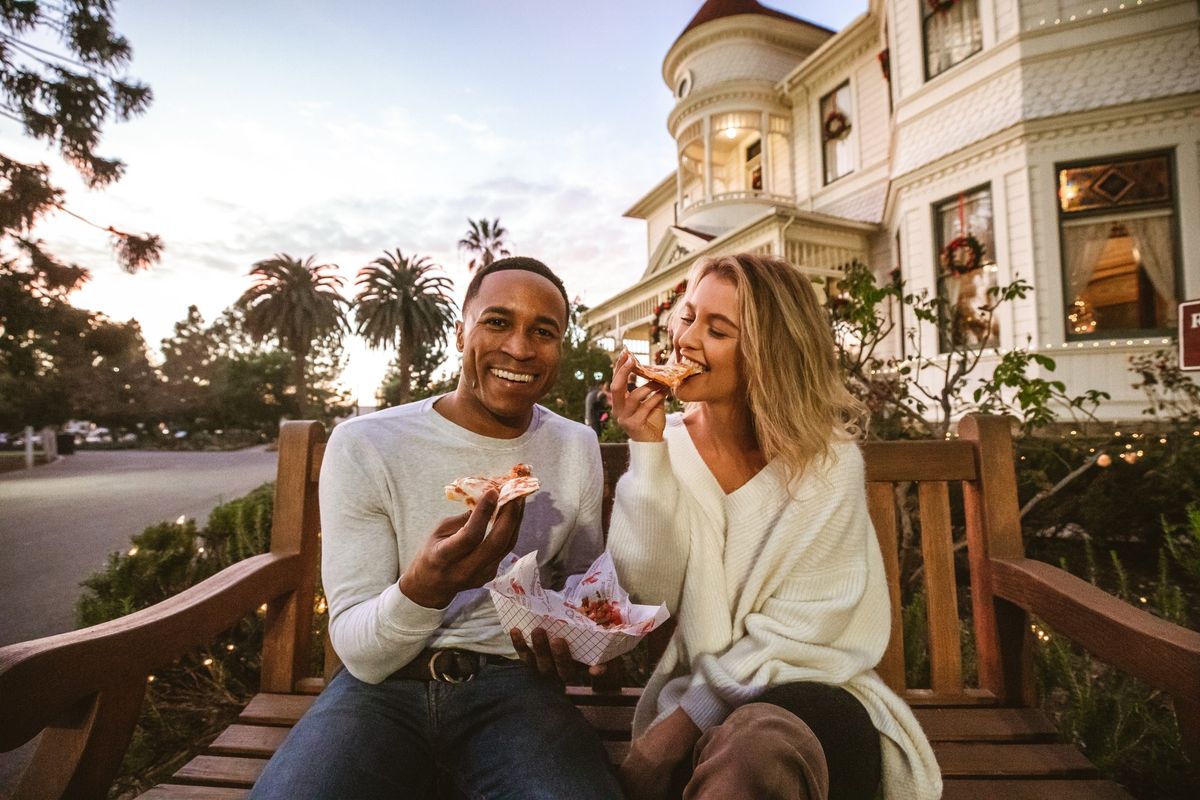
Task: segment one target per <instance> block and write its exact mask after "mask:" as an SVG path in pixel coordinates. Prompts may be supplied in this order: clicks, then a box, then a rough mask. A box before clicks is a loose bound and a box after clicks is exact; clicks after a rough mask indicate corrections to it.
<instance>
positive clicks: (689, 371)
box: [627, 351, 704, 392]
mask: <svg viewBox="0 0 1200 800" xmlns="http://www.w3.org/2000/svg"><path fill="white" fill-rule="evenodd" d="M627 352H628V351H627ZM629 357H630V359H632V360H633V374H635V375H641V376H642V377H643V378H645V379H646V380H648V381H654V382H655V383H661V384H662V385H663V386H666V387H667V388H668V389H670V390H671V391H672V392H674V391H677V390H678V389H679V386H680V384H682V383H683V382H684V381H686V380H687V379H688V378H690V377H692V376H693V375H698V374H699V373H701V372H704V367H702V366H700V365H699V364H697V363H696V362H695V361H687V360H685V361H670V362H668V363H666V364H659V365H652V364H643V363H642V362H640V361H638V360H637V356H635V355H634V354H633V353H629Z"/></svg>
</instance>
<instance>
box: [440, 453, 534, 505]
mask: <svg viewBox="0 0 1200 800" xmlns="http://www.w3.org/2000/svg"><path fill="white" fill-rule="evenodd" d="M540 488H542V484H541V482H540V481H538V479H537V478H535V477H533V467H531V466H529V465H528V464H517V465H516V466H515V467H513V468H512V469H511V470H509V471H508V473H507V474H506V475H496V476H495V477H492V478H459V479H458V480H456V481H455V482H454V483H452V484H450V485H449V486H447V487H446V499H447V500H462V501H463V502H465V503H466V504H467V508H474V507H475V506H476V505H477V504H478V503H479V501H480V500H481V499H482V498H483V495H484V492H486V491H487V490H488V489H495V490H496V491H497V492H499V494H500V498H499V500H497V501H496V508H497V509H499V508H500V507H501V506H503V505H504V504H505V503H507V502H509V501H510V500H516V499H517V498H518V497H524V496H525V495H529V494H533V493H534V492H536V491H537V490H538V489H540Z"/></svg>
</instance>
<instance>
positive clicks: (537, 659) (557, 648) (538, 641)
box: [508, 628, 607, 683]
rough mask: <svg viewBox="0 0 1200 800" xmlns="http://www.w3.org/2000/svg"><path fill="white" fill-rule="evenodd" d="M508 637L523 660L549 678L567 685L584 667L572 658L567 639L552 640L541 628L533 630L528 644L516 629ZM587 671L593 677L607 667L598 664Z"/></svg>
mask: <svg viewBox="0 0 1200 800" xmlns="http://www.w3.org/2000/svg"><path fill="white" fill-rule="evenodd" d="M508 635H509V637H510V638H512V643H513V648H514V649H516V651H517V655H519V656H520V657H521V660H522V661H524V662H525V663H526V664H528V665H529V666H531V667H535V668H536V669H537V671H538V672H540V673H542V675H543V676H545V677H547V678H557V679H558V680H559V681H561V682H562V683H566V682H567V681H568V680H569V679H570V678H571V677H572V676H574V675H575V674H576V673H577V672H578V671H579V669H580V668H581V667H583V666H584V665H583V664H580V663H579V662H578V661H575V660H574V659H572V658H571V650H570V648H569V647H568V646H567V640H566V639H563V638H561V637H558V636H556V637H554V638H553V639H551V638H550V637H549V636H547V635H546V632H545V631H544V630H542V629H541V628H534V629H533V634H532V638H533V641H532V642H531V643H526V642H525V637H524V636H522V635H521V632H520V631H519V630H517V629H516V628H513V629H512V630H511V631H509V632H508ZM587 669H588V673H589V674H591V675H603V674H604V672H605V670H606V669H607V667H606V666H605V665H604V664H597V665H595V666H594V667H588V668H587Z"/></svg>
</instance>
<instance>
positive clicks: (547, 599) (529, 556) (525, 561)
mask: <svg viewBox="0 0 1200 800" xmlns="http://www.w3.org/2000/svg"><path fill="white" fill-rule="evenodd" d="M484 588H485V589H487V590H488V592H489V593H490V594H491V596H492V603H493V604H494V605H495V606H496V613H498V614H499V615H500V624H501V626H502V627H503V628H504V630H506V631H508V630H512V629H513V628H516V629H517V630H519V631H521V634H522V635H523V636H524V637H525V641H527V642H528V641H531V639H532V636H533V632H534V630H535V629H537V628H542V629H543V630H545V631H546V635H547V636H549V637H550V638H554V637H561V638H563V639H566V640H567V646H568V647H569V648H570V651H571V658H573V659H575V660H576V661H578V662H579V663H581V664H587V665H588V666H594V665H596V664H603V663H604V662H606V661H611V660H612V659H614V658H616V657H617V656H619V655H621V654H622V653H627V652H629V651H630V650H632V649H633V648H634V647H635V646H637V643H638V642H639V641H641V638H642V637H643V636H645V635H646V634H647V633H649V632H650V631H652V630H654V629H655V628H657V627H658V626H659V625H661V624H663V623H664V622H666V620H667V618H668V617H669V616H670V614H669V613H668V612H667V607H666V606H644V605H638V604H636V603H631V602H629V595H627V594H626V593H625V590H624V589H622V588H621V585H620V584H619V583H618V582H617V570H616V568H615V567H614V566H613V563H612V557H611V556H609V554H608V553H607V552H605V553H601V554H600V557H599V558H597V559H596V560H595V561H593V562H592V565H591V566H590V567H588V570H587V572H585V573H584V574H583V575H572V576H571V577H570V578H567V585H566V587H564V589H563V591H561V592H556V591H554V590H553V589H543V588H542V582H541V579H540V578H539V576H538V563H537V551H536V550H535V551H533V552H532V553H526V554H525V555H524V556H522V557H521V558H517V557H516V556H515V555H510V556H509V557H508V558H506V559H505V560H504V561H503V562H501V564H500V568H499V569H498V570H497V571H496V578H495V579H494V580H492V581H491V582H490V583H487V584H486V585H485V586H484ZM585 598H587V599H588V600H590V601H600V602H605V601H608V600H612V601H614V603H615V604H616V607H617V610H618V611H619V612H620V615H621V619H622V620H623V622H622V623H621V624H619V625H612V626H609V627H604V626H602V625H599V624H597V623H596V622H593V621H592V620H591V619H590V618H589V617H588V616H587V615H586V614H584V613H582V612H580V611H577V610H576V608H578V607H579V606H581V605H582V604H583V601H584V599H585Z"/></svg>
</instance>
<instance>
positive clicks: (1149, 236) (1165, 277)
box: [1122, 217, 1175, 303]
mask: <svg viewBox="0 0 1200 800" xmlns="http://www.w3.org/2000/svg"><path fill="white" fill-rule="evenodd" d="M1122 224H1123V225H1124V226H1125V230H1126V231H1128V232H1129V237H1130V238H1131V239H1133V246H1134V248H1135V250H1136V253H1137V257H1138V260H1139V261H1140V262H1141V264H1142V269H1144V270H1146V275H1147V277H1149V278H1150V283H1152V284H1154V290H1155V291H1156V292H1158V294H1159V296H1160V297H1162V299H1163V300H1166V301H1167V302H1169V303H1174V302H1175V259H1174V258H1173V257H1172V255H1173V254H1172V251H1173V249H1174V248H1173V247H1172V241H1171V239H1172V237H1171V218H1170V217H1142V218H1140V219H1127V220H1123V221H1122Z"/></svg>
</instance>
